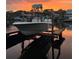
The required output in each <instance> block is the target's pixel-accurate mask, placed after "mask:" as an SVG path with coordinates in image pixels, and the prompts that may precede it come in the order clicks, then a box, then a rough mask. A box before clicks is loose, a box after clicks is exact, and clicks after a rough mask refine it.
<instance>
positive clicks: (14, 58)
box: [6, 27, 72, 59]
mask: <svg viewBox="0 0 79 59" xmlns="http://www.w3.org/2000/svg"><path fill="white" fill-rule="evenodd" d="M12 29H13V27H12ZM10 30H11V29H10ZM13 30H14V29H13ZM16 30H17V29H16ZM7 31H8V30H7ZM63 37H65V38H66V40H65V41H64V43H63V44H62V46H61V54H60V58H59V59H72V30H68V29H65V30H64V31H63ZM30 42H31V40H30V41H28V40H26V41H25V46H27V45H28V44H29V43H30ZM6 52H7V53H6V59H18V58H19V56H20V54H21V43H19V44H17V45H16V46H13V47H11V48H9V49H8V50H7V51H6ZM50 53H51V51H50ZM49 56H50V57H49V59H51V55H50V54H49Z"/></svg>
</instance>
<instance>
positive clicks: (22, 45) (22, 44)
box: [21, 41, 24, 53]
mask: <svg viewBox="0 0 79 59" xmlns="http://www.w3.org/2000/svg"><path fill="white" fill-rule="evenodd" d="M21 48H22V51H21V53H23V50H24V41H23V42H22V43H21Z"/></svg>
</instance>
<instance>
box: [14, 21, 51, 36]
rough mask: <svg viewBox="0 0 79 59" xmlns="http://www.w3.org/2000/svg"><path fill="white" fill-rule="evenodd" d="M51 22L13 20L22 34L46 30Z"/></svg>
mask: <svg viewBox="0 0 79 59" xmlns="http://www.w3.org/2000/svg"><path fill="white" fill-rule="evenodd" d="M50 23H51V22H20V21H18V22H14V23H13V25H14V26H16V27H17V28H18V29H19V30H20V31H21V32H22V34H24V35H32V34H37V33H41V32H44V31H48V27H49V24H50Z"/></svg>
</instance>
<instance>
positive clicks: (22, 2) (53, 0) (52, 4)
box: [6, 0, 72, 11]
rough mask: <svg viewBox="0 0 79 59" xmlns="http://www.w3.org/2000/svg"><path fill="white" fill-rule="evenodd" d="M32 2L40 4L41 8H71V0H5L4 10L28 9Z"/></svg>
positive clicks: (30, 7)
mask: <svg viewBox="0 0 79 59" xmlns="http://www.w3.org/2000/svg"><path fill="white" fill-rule="evenodd" d="M33 4H42V5H43V9H54V10H58V9H64V10H68V9H72V0H6V10H13V11H16V10H26V11H29V10H31V9H32V5H33Z"/></svg>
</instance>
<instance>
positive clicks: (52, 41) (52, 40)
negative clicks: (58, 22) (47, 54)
mask: <svg viewBox="0 0 79 59" xmlns="http://www.w3.org/2000/svg"><path fill="white" fill-rule="evenodd" d="M51 18H52V39H51V43H52V59H54V34H53V28H54V18H53V15H51Z"/></svg>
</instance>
